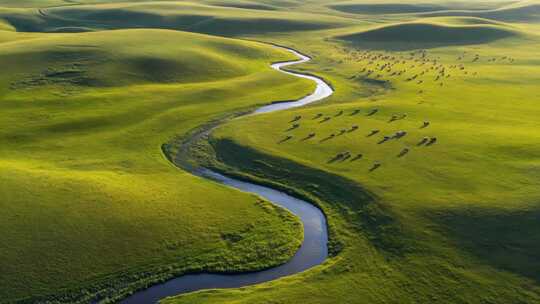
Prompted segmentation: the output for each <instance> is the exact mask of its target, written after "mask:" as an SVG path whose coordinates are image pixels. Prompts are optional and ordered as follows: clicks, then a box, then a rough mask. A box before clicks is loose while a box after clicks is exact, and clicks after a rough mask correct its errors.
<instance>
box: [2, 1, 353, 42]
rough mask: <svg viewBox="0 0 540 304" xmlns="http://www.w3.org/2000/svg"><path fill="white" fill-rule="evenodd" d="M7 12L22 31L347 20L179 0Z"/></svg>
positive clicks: (302, 25)
mask: <svg viewBox="0 0 540 304" xmlns="http://www.w3.org/2000/svg"><path fill="white" fill-rule="evenodd" d="M2 17H3V18H4V19H5V20H7V21H9V22H10V23H11V24H12V25H13V26H14V27H16V28H17V29H18V30H20V31H32V32H81V31H89V30H101V29H126V28H161V29H176V30H184V31H191V32H198V33H207V34H215V35H226V36H238V35H242V34H243V35H246V34H256V33H269V32H291V31H305V30H317V29H324V28H333V27H338V26H342V25H344V24H346V23H347V20H346V19H341V18H338V17H324V18H321V16H316V15H312V14H305V13H295V12H287V11H280V12H276V11H272V10H260V9H257V8H239V9H235V8H233V7H230V5H229V6H227V5H226V3H217V5H207V4H198V3H190V2H178V1H173V2H166V1H164V2H134V3H110V4H109V3H106V4H100V5H70V6H60V7H52V8H42V9H27V10H26V11H25V12H24V14H20V15H14V14H6V15H4V16H2V14H0V18H2Z"/></svg>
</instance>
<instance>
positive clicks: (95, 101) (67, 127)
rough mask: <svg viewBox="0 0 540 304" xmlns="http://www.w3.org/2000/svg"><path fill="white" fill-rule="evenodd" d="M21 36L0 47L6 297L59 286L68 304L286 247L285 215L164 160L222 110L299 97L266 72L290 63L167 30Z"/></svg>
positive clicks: (290, 239)
mask: <svg viewBox="0 0 540 304" xmlns="http://www.w3.org/2000/svg"><path fill="white" fill-rule="evenodd" d="M2 35H3V34H2ZM21 35H22V36H21V37H18V38H20V39H17V40H13V41H6V42H3V43H2V44H0V49H1V50H0V53H1V54H0V62H2V67H3V73H2V76H1V77H0V83H2V86H1V87H2V89H1V93H0V95H1V96H2V97H1V99H0V104H1V107H2V112H1V116H2V118H1V119H0V129H1V131H0V145H1V147H2V149H0V167H1V170H0V172H1V174H0V193H1V195H0V196H1V197H2V200H1V209H2V214H1V215H0V218H1V219H0V223H1V224H0V225H1V230H2V232H3V233H2V238H1V243H2V251H1V253H0V255H1V258H0V260H1V261H2V262H1V265H2V266H1V268H2V276H1V280H0V281H1V282H0V286H2V288H0V298H1V299H2V302H9V303H10V302H12V301H14V300H17V299H23V298H35V297H38V296H47V295H49V294H53V295H54V298H57V299H60V298H61V296H63V291H62V290H66V292H67V293H68V297H66V298H64V301H67V302H72V301H74V298H71V296H73V297H76V296H85V293H88V294H86V295H91V291H92V290H93V289H98V288H104V287H105V288H113V287H114V288H115V289H117V288H119V287H118V286H119V285H123V284H124V283H130V284H131V283H137V281H139V282H138V283H139V284H146V282H149V281H151V280H155V279H156V278H158V277H167V276H170V275H171V273H174V272H176V273H178V272H183V271H193V270H198V269H214V270H219V269H223V270H225V269H226V270H227V271H235V270H247V269H258V268H261V267H268V266H271V265H275V264H277V263H282V262H284V261H286V260H287V259H288V258H289V257H290V256H291V255H292V254H293V253H294V252H295V250H296V248H297V247H298V246H299V244H300V241H301V230H300V226H299V224H298V221H297V220H296V219H295V218H294V217H292V216H291V215H289V214H288V213H286V212H283V211H282V210H279V209H277V208H275V207H271V205H268V203H266V202H263V201H261V200H260V199H258V198H255V197H252V196H250V195H245V194H242V193H239V192H238V191H232V190H229V189H227V188H224V187H221V186H218V185H216V184H214V183H210V182H205V181H202V180H201V179H199V178H196V177H193V176H191V175H189V174H187V173H185V172H182V171H180V170H178V169H177V168H175V167H174V166H173V165H171V164H170V163H169V162H168V160H166V159H165V157H164V156H163V154H162V152H161V145H162V144H164V143H166V142H167V141H169V140H171V139H172V138H174V137H177V136H183V135H185V134H186V133H188V132H189V131H190V130H191V129H193V128H195V127H196V126H198V125H199V124H201V123H204V122H205V121H207V120H211V119H214V118H216V117H219V116H221V115H223V114H224V113H226V112H230V111H235V110H239V109H242V108H246V107H251V106H253V105H255V104H264V103H268V102H270V101H271V100H276V99H280V98H294V97H299V96H302V95H303V92H304V91H307V90H309V89H310V88H311V84H310V83H309V82H303V81H299V80H295V79H291V77H286V76H283V75H281V74H279V73H276V72H275V71H273V70H271V69H270V68H269V67H268V63H269V62H272V61H275V60H280V59H284V58H289V56H290V55H288V54H285V53H282V52H280V51H276V50H273V49H272V48H271V47H268V46H263V45H260V44H256V43H249V42H239V41H231V40H228V39H223V38H213V37H209V36H203V35H198V34H189V33H180V32H173V31H165V30H129V31H110V32H96V33H87V34H46V35H43V34H37V35H34V34H29V35H26V34H21ZM7 37H12V35H11V34H8V35H7ZM7 37H6V39H8V38H7ZM279 84H282V85H284V86H283V89H284V90H283V91H281V92H279V94H278V93H277V92H273V87H274V86H275V85H279ZM246 86H251V87H253V88H257V89H256V90H245V89H241V88H245V87H246ZM241 91H243V92H242V93H239V92H241ZM223 197H227V200H223V199H222V198H223ZM231 234H234V235H237V236H238V238H235V240H237V241H234V242H230V241H228V239H227V238H224V237H223V236H226V235H231ZM238 240H239V241H238ZM241 248H243V249H241ZM245 249H246V250H245ZM240 252H241V253H240ZM239 253H240V254H239ZM152 276H155V277H152ZM110 282H113V283H117V284H119V285H114V284H112V285H110V284H109V283H110ZM105 283H106V284H107V285H106V286H105V285H104V284H105ZM126 287H127V286H126ZM83 289H87V290H85V291H84V292H80V291H81V290H83ZM115 293H116V294H115V295H117V293H118V290H115ZM107 295H108V294H105V296H107ZM81 300H82V301H83V302H87V301H88V299H84V298H81Z"/></svg>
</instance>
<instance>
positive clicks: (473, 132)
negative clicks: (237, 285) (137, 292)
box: [0, 0, 540, 303]
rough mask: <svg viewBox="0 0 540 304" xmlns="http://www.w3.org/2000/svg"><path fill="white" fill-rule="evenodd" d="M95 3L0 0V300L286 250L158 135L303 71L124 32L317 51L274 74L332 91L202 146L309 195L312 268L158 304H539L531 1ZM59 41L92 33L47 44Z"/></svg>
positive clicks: (250, 205) (259, 216)
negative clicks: (322, 237)
mask: <svg viewBox="0 0 540 304" xmlns="http://www.w3.org/2000/svg"><path fill="white" fill-rule="evenodd" d="M97 2H107V3H104V4H102V3H97ZM112 2H113V1H78V2H76V3H74V2H71V3H68V2H67V1H66V2H62V1H46V2H37V1H22V4H21V2H20V1H17V3H18V4H14V1H3V2H0V6H4V7H5V8H4V9H0V19H3V20H4V22H2V23H0V29H4V31H0V41H1V43H0V61H1V62H2V67H4V69H5V71H6V72H5V73H3V74H2V75H1V76H0V83H2V86H1V87H2V89H0V95H1V98H0V105H1V107H2V112H1V113H0V115H1V116H2V119H0V145H1V147H2V148H1V149H0V166H1V171H0V193H1V195H2V198H3V200H2V201H1V202H0V203H2V206H1V208H2V210H3V211H5V212H3V213H2V214H0V225H1V228H2V229H0V231H2V234H1V236H0V242H1V243H2V248H7V250H3V251H2V252H1V253H0V254H2V255H3V256H2V257H1V258H0V261H2V262H0V263H2V265H1V268H2V269H3V274H4V273H5V274H6V275H3V276H2V277H1V278H2V280H3V281H0V286H2V288H1V289H0V292H1V294H0V296H1V298H2V299H6V301H7V302H12V301H14V300H15V299H20V298H23V297H28V296H39V295H45V294H57V295H59V294H62V293H63V291H64V290H65V291H66V292H67V293H68V294H70V295H80V294H81V293H79V292H78V291H79V290H80V289H84V288H87V289H92V288H98V287H104V286H108V287H110V289H109V291H113V290H114V289H115V288H117V286H118V285H117V284H119V282H120V284H122V283H123V282H130V283H133V282H135V281H137V280H136V275H137V274H140V273H146V274H147V275H146V276H142V277H143V279H142V280H140V282H143V284H144V283H146V282H148V281H150V279H149V277H151V276H149V274H152V275H155V276H154V277H153V278H151V279H156V278H158V277H160V276H167V275H170V274H171V273H174V272H182V271H184V270H186V269H188V268H190V269H191V270H198V269H216V270H223V271H230V270H243V269H256V268H260V267H265V266H269V265H273V264H276V263H279V262H282V261H284V260H285V259H286V258H287V257H289V256H290V255H291V254H292V252H293V251H294V249H295V248H296V246H297V245H298V242H299V235H298V232H299V227H298V224H297V222H296V221H295V220H294V219H293V218H292V217H290V215H288V214H286V213H283V212H281V211H280V210H278V209H270V211H266V210H267V209H268V205H267V204H261V203H259V202H258V199H256V198H253V197H250V196H247V195H244V194H241V193H238V192H236V191H232V190H228V189H226V188H224V187H221V186H219V185H215V184H213V183H209V182H206V181H203V180H201V179H198V178H195V177H192V176H191V175H189V174H187V173H185V172H182V171H181V170H178V169H176V168H174V167H173V166H172V165H171V164H169V163H168V161H167V160H166V159H165V158H164V157H163V155H162V153H161V149H160V147H161V145H162V144H164V143H167V142H171V140H172V139H173V138H175V137H177V136H179V135H180V136H182V135H186V134H187V133H188V132H189V131H190V130H192V129H193V128H195V127H197V126H199V125H201V124H203V123H205V122H207V121H209V120H212V119H215V118H217V117H221V116H223V115H224V114H225V113H229V112H233V111H238V110H239V109H244V108H247V107H253V106H254V105H256V104H262V103H267V102H270V101H274V100H286V99H290V98H293V97H298V96H302V95H304V94H305V93H307V92H309V91H310V90H311V89H312V87H311V84H310V83H309V82H304V81H301V80H298V79H295V78H292V77H288V76H284V75H281V74H279V73H276V72H274V71H271V70H270V69H269V68H268V66H267V65H268V63H269V62H271V61H274V60H279V59H283V58H289V57H287V56H288V55H286V54H284V53H282V52H278V51H273V50H272V49H271V48H268V47H264V46H261V45H259V44H256V43H251V42H245V41H240V40H229V39H222V38H216V37H210V36H204V35H196V34H187V33H183V32H177V31H168V30H133V29H132V28H134V27H144V28H164V29H175V30H185V31H194V32H200V33H205V34H213V35H226V36H232V37H242V38H249V39H254V40H262V41H267V42H274V43H279V44H283V45H287V46H291V47H295V48H297V49H298V50H300V51H302V52H304V53H306V54H309V55H310V56H313V58H314V60H313V61H311V62H309V63H306V64H304V65H302V66H295V67H294V69H296V70H301V71H306V72H310V73H315V74H317V75H320V76H322V77H324V78H325V79H327V80H328V81H329V82H330V83H331V84H332V86H333V87H334V88H335V89H336V92H335V94H334V95H333V96H332V97H330V98H329V99H327V100H325V101H324V102H321V103H318V104H314V105H311V106H309V107H305V108H301V109H295V110H291V111H286V112H281V113H272V114H264V115H256V116H250V117H244V118H241V119H238V120H234V121H231V122H229V123H227V124H225V125H223V126H221V127H219V128H218V130H216V131H215V132H214V134H213V137H212V138H211V141H210V145H209V146H208V148H209V149H208V150H206V152H208V153H207V154H204V155H202V159H203V160H202V161H203V162H204V163H205V164H206V165H208V166H213V167H214V168H216V169H218V170H221V171H223V172H227V173H229V174H235V175H242V176H243V177H248V178H252V179H255V180H257V181H259V182H262V183H269V184H273V185H274V186H276V187H280V188H284V189H289V190H290V191H293V192H295V193H297V195H299V196H303V197H306V198H308V199H310V200H311V201H313V202H314V203H316V204H317V205H319V206H320V207H321V208H322V209H323V210H324V212H325V213H326V214H327V216H328V219H329V225H330V232H331V235H330V237H331V242H332V243H331V244H332V247H331V249H332V251H331V253H332V257H331V258H329V259H328V260H327V261H326V262H325V263H324V264H323V265H321V266H318V267H316V268H314V269H311V270H309V271H306V272H304V273H301V274H298V275H294V276H291V277H288V278H285V279H281V280H277V281H274V282H269V283H265V284H260V285H257V286H253V287H247V288H243V289H238V290H211V291H202V292H197V293H193V294H187V295H183V296H179V297H175V298H170V299H167V300H165V301H163V302H164V303H298V302H305V303H307V302H309V303H335V302H336V301H338V302H341V303H433V302H437V303H537V302H539V301H540V277H539V276H538V273H540V272H539V271H538V269H540V264H539V263H538V260H539V259H538V257H539V256H540V247H539V245H538V244H540V243H539V241H540V226H539V224H538V223H539V219H540V211H539V204H538V202H539V198H540V191H539V190H538V187H537V185H538V182H539V179H540V175H539V174H538V172H539V171H538V168H539V165H540V162H539V160H540V145H539V144H538V142H540V141H539V139H540V138H539V137H540V132H539V124H538V122H537V119H536V118H537V117H538V116H539V114H540V113H539V111H540V110H539V109H538V107H537V105H538V102H539V101H540V90H539V88H538V85H537V84H538V83H539V81H540V66H539V62H538V58H537V56H536V55H537V53H538V52H537V50H538V47H539V46H540V37H539V36H538V34H537V32H538V30H539V29H540V26H539V24H540V19H539V18H538V16H539V10H538V7H540V6H539V4H538V2H536V1H521V2H516V3H509V2H503V1H493V2H482V3H475V4H471V3H468V2H449V1H405V2H404V1H401V2H400V3H397V2H395V1H377V2H374V1H347V2H342V3H335V2H330V1H323V0H320V1H310V2H304V1H277V0H272V1H271V0H269V1H201V2H197V3H190V2H179V1H158V2H143V1H141V3H139V2H133V3H112ZM77 3H81V4H82V5H78V4H77ZM96 3H97V4H96ZM23 4H24V5H23ZM38 6H39V7H47V8H45V9H41V10H39V9H37V7H38ZM126 28H130V30H123V29H126ZM14 30H18V32H14ZM102 30H107V31H102ZM72 31H96V32H95V33H72V34H68V33H63V34H62V33H48V32H72ZM405 38H406V39H405ZM405 40H406V41H405ZM420 50H422V51H420ZM476 58H478V59H476ZM21 62H24V63H25V64H21ZM219 67H221V68H219ZM370 71H371V72H370ZM441 83H442V85H441ZM276 88H279V89H276ZM374 110H377V112H376V113H373V114H370V113H372V112H373V111H374ZM341 112H342V113H341ZM340 113H341V114H340ZM318 114H322V115H321V116H320V117H319V116H318ZM297 115H300V116H302V118H301V119H300V120H299V121H298V122H296V123H297V124H299V126H298V127H296V128H294V129H292V130H289V129H291V126H292V124H293V123H290V121H291V120H292V118H293V117H294V116H297ZM315 117H317V118H315ZM325 117H328V118H329V119H328V120H325V121H324V122H323V120H324V119H325ZM393 117H394V118H393ZM424 122H428V123H429V124H428V125H427V126H425V127H423V126H424ZM353 126H357V128H353ZM247 130H249V131H247ZM287 130H289V131H287ZM342 130H343V131H342ZM374 130H377V131H378V132H376V133H374V132H373V131H374ZM399 131H405V132H406V135H404V136H401V137H400V138H393V137H394V136H395V135H396V133H397V132H399ZM310 133H314V136H312V137H310V136H309V134H310ZM371 133H374V134H373V135H370V134H371ZM332 134H334V135H333V136H332ZM369 135H370V136H369ZM286 136H292V137H291V139H289V140H287V141H283V142H282V140H283V139H284V138H286ZM384 136H388V137H390V138H388V139H386V140H385V139H384ZM424 137H427V141H428V142H429V141H430V140H432V139H433V138H436V141H435V142H433V143H432V144H430V145H427V143H426V142H425V141H424ZM280 142H281V143H280ZM379 142H380V143H379ZM420 143H422V144H420ZM360 154H361V156H360ZM377 164H378V165H379V166H375V165H377ZM223 197H227V201H223V200H222V199H221V198H223ZM4 198H7V199H4ZM266 212H269V215H266ZM263 214H264V216H263ZM227 233H237V234H241V235H242V236H243V240H242V241H241V242H240V243H239V244H229V243H228V242H227V238H224V237H223V235H226V234H227ZM58 244H63V246H58ZM261 248H262V249H261ZM257 252H263V253H264V256H259V255H257ZM270 256H271V257H274V258H273V259H271V260H268V257H270ZM89 261H90V262H89ZM263 261H268V263H264V262H263ZM4 269H7V271H4ZM38 279H39V283H38ZM109 284H110V285H109ZM133 286H134V285H132V286H130V287H129V288H132V287H133ZM129 288H128V289H129ZM57 298H58V297H57ZM66 299H67V300H66ZM66 299H64V300H62V299H59V298H58V301H59V302H62V301H63V302H69V301H71V300H72V298H66ZM81 299H83V298H81ZM336 299H337V300H336Z"/></svg>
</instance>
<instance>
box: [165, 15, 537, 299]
mask: <svg viewBox="0 0 540 304" xmlns="http://www.w3.org/2000/svg"><path fill="white" fill-rule="evenodd" d="M429 22H431V21H429ZM438 22H440V23H442V22H448V24H449V25H447V26H449V27H452V26H461V25H455V23H461V22H466V23H469V22H475V23H477V22H478V23H480V22H481V23H482V24H484V23H495V24H496V22H491V21H489V20H488V21H487V22H486V21H482V20H477V19H475V20H469V19H464V20H455V19H454V20H451V19H447V20H438ZM383 26H384V25H383ZM390 26H391V25H390ZM505 26H509V28H513V30H516V29H518V28H519V32H518V33H517V34H516V35H514V36H511V37H507V38H504V39H500V40H495V41H481V42H478V41H471V42H463V43H460V45H455V44H454V43H453V42H454V39H452V38H451V37H442V38H441V37H437V39H447V41H448V42H449V43H448V44H443V45H438V46H436V47H434V48H431V49H429V50H427V51H426V52H425V55H423V54H424V52H423V51H421V52H420V51H418V50H411V49H407V50H402V48H401V47H400V46H399V45H398V43H399V41H398V42H396V41H393V40H392V39H393V38H394V37H395V36H392V37H391V38H392V39H389V41H384V42H386V43H387V44H386V46H390V47H387V48H382V49H375V50H374V48H373V44H371V43H370V44H362V43H359V44H349V43H347V44H343V42H341V40H335V38H332V37H341V36H343V35H346V34H350V33H351V32H356V33H358V32H360V33H363V32H366V31H369V30H370V29H369V28H368V27H363V28H362V27H360V28H359V29H358V30H354V29H353V28H351V29H343V30H340V31H329V32H328V34H327V35H328V36H327V37H324V36H323V37H315V36H313V37H309V36H308V37H307V38H305V41H303V42H302V43H298V42H296V40H295V37H294V36H292V35H290V36H289V35H283V36H281V37H279V38H276V39H275V40H276V42H279V43H284V44H287V43H288V44H290V45H297V46H298V47H299V48H300V50H302V51H304V52H306V53H308V54H316V57H315V58H316V59H315V61H314V62H311V63H307V64H305V65H303V66H302V67H299V68H298V69H299V70H305V71H310V72H312V73H316V74H318V75H321V76H324V77H325V78H326V79H328V80H329V81H330V82H331V84H332V85H333V86H334V87H335V88H336V94H335V95H334V96H333V97H331V98H329V99H328V100H326V101H325V102H321V103H318V104H316V105H313V106H310V107H307V108H303V109H295V110H291V111H287V112H281V113H272V114H268V115H258V116H251V117H246V118H243V119H239V120H235V121H232V122H230V123H228V124H226V125H224V126H222V127H220V128H219V129H218V130H216V131H215V132H214V133H213V138H212V141H211V148H212V149H211V151H213V153H215V157H207V158H206V159H205V162H206V163H207V164H209V165H210V166H214V167H215V168H216V169H218V170H221V171H224V172H229V174H242V175H243V176H246V177H248V178H249V177H251V178H252V179H254V180H258V181H260V182H264V183H272V182H273V181H279V184H275V186H276V187H281V188H287V189H289V191H293V192H296V193H297V195H300V196H303V197H308V198H311V200H312V201H314V202H315V203H317V204H319V205H320V206H322V208H323V210H324V211H325V213H326V214H327V215H328V217H329V222H330V223H331V231H333V234H332V239H333V241H334V242H336V243H335V245H334V246H335V247H333V248H334V249H336V250H337V252H338V253H337V255H336V256H335V257H333V258H331V259H329V260H328V261H327V262H326V263H325V264H323V265H322V266H320V267H318V268H316V269H313V270H312V271H308V272H306V273H303V274H299V275H296V276H293V277H291V278H288V279H284V280H280V281H277V282H272V283H268V284H262V285H260V286H256V287H249V288H245V289H242V290H220V291H208V292H199V293H193V294H188V295H184V296H179V297H176V298H170V299H168V300H166V301H163V302H164V303H231V302H233V303H266V301H265V300H264V299H270V298H271V299H273V301H275V302H278V303H280V302H282V303H292V302H297V301H299V299H302V301H304V302H309V303H332V302H334V301H335V299H339V300H340V301H343V302H347V303H393V302H395V301H396V299H399V300H398V301H399V302H400V303H426V302H433V301H436V302H438V303H484V302H488V303H508V302H512V303H514V302H520V303H535V302H537V301H538V300H539V299H540V289H539V285H538V282H539V278H538V276H537V274H536V271H531V269H536V268H537V267H538V263H537V262H536V260H537V259H536V258H535V257H537V256H538V255H539V254H540V248H539V247H538V245H537V244H538V240H539V238H540V233H538V231H539V230H538V228H537V227H536V226H537V225H536V224H535V222H536V221H537V219H538V203H537V202H538V198H539V196H540V193H539V192H538V191H537V189H536V187H535V185H536V183H537V182H538V177H539V176H538V174H537V170H536V168H537V166H538V157H539V155H540V154H538V152H539V150H538V148H539V147H538V145H537V144H536V142H537V141H538V138H537V134H536V133H537V132H536V131H534V130H536V129H538V124H537V123H536V121H535V119H534V117H535V116H536V115H538V111H537V107H536V104H537V103H538V100H539V98H540V95H539V91H538V89H537V88H536V86H535V83H536V82H537V81H538V79H539V75H540V70H539V67H538V62H537V61H536V60H535V59H534V56H535V55H534V54H535V49H536V48H537V47H538V45H539V43H540V42H539V38H538V37H537V36H536V35H535V34H532V31H533V29H534V28H535V27H534V25H531V26H517V25H516V26H514V25H505ZM465 27H467V26H465ZM402 30H403V27H400V26H399V27H398V30H397V31H396V36H398V37H399V36H400V35H406V33H403V32H401V31H402ZM319 35H321V34H320V33H319ZM379 37H380V36H379ZM325 38H326V39H325ZM381 39H382V38H381ZM423 39H425V38H423ZM411 52H413V54H411ZM477 54H478V58H479V59H475V58H476V55H477ZM424 56H425V57H424ZM504 56H507V57H509V58H510V57H511V58H514V60H512V59H510V60H503V59H502V58H503V57H504ZM388 57H398V58H401V60H404V61H405V63H402V62H401V61H400V63H395V64H393V65H392V67H391V71H387V70H386V69H385V70H384V71H382V70H380V69H379V68H380V67H381V66H383V65H384V64H387V63H389V62H390V59H388ZM420 58H424V59H429V60H430V62H433V61H432V60H436V65H437V66H439V68H437V69H436V70H435V71H434V70H431V69H430V65H432V64H428V66H427V67H425V66H426V64H424V65H421V61H418V60H421V59H420ZM494 58H496V59H495V60H493V59H494ZM419 62H420V63H419ZM412 65H415V67H412V68H411V66H412ZM441 65H442V66H441ZM460 65H463V67H464V69H463V70H462V69H461V68H460ZM442 68H444V70H445V74H444V75H447V74H450V75H451V76H450V77H449V78H442V80H440V79H439V80H436V77H437V75H438V73H440V70H441V69H442ZM426 69H427V71H425V70H426ZM369 70H373V71H374V72H373V73H371V74H368V73H369ZM401 70H406V71H405V72H404V73H403V74H401V75H399V76H397V75H392V73H393V72H396V71H401ZM422 72H424V73H422ZM414 75H418V76H417V78H415V80H414V81H411V80H409V81H408V80H407V79H409V78H412V77H413V76H414ZM445 77H446V76H445ZM420 80H421V81H422V82H421V83H419V81H420ZM374 82H375V83H381V86H382V84H385V85H386V88H381V89H379V90H375V92H374V91H373V89H372V87H373V83H374ZM441 82H442V83H443V86H440V83H441ZM420 92H422V93H420ZM373 109H377V110H378V111H377V112H376V114H373V115H369V113H371V112H372V110H373ZM341 111H343V114H341V115H339V113H340V112H341ZM357 111H358V113H357V114H354V113H356V112H357ZM319 113H321V114H323V115H322V116H321V117H320V118H317V119H314V118H315V117H318V114H319ZM403 114H406V117H405V118H404V119H401V117H403V116H402V115H403ZM298 115H300V116H301V117H302V119H300V120H299V121H297V122H295V123H297V124H299V125H300V126H299V127H298V128H295V129H293V130H290V125H291V124H290V123H289V122H290V121H291V120H292V118H293V117H295V116H298ZM394 116H395V117H397V119H394V120H393V119H392V117H394ZM325 117H329V118H330V119H329V120H328V121H326V122H323V121H324V118H325ZM392 120H393V121H392ZM390 121H391V122H390ZM424 121H428V122H429V126H427V127H425V128H422V126H423V123H424ZM354 125H357V126H358V129H357V130H354V131H351V127H352V126H354ZM244 130H250V132H249V133H246V132H244ZM341 130H344V131H345V132H343V134H342V135H339V134H341V133H342V131H341ZM372 130H379V133H377V134H376V135H373V136H368V135H369V134H370V133H371V131H372ZM400 130H404V131H406V132H407V135H405V136H404V137H402V138H400V139H390V140H388V141H386V142H383V143H380V144H378V143H379V142H381V141H382V139H383V137H384V136H393V135H394V134H395V133H396V132H398V131H400ZM311 133H315V134H316V135H315V136H314V137H312V138H310V139H307V140H305V138H307V137H308V135H309V134H311ZM331 134H334V137H331V138H330V139H328V138H329V136H330V135H331ZM285 136H292V139H291V140H288V141H285V142H281V140H282V139H283V138H285ZM424 137H428V138H434V137H435V138H437V141H436V143H434V144H432V145H429V146H427V145H425V144H423V145H421V146H419V143H420V142H421V141H422V140H423V138H424ZM405 148H407V149H409V150H408V151H409V152H408V153H407V154H405V155H403V156H401V157H400V156H399V155H400V153H401V152H402V151H403V149H405ZM345 151H347V152H349V153H350V154H351V155H352V156H353V157H351V158H348V159H346V160H344V161H343V160H342V159H341V160H337V161H336V160H334V159H335V158H336V156H337V155H339V154H340V153H344V152H345ZM357 154H362V157H361V158H360V159H356V160H353V159H354V156H356V155H357ZM210 155H211V154H210ZM376 163H379V164H380V167H378V168H376V169H374V170H372V169H373V167H374V164H376ZM330 181H333V182H334V181H335V183H333V182H330ZM361 193H365V194H366V195H367V196H368V197H367V198H366V197H363V198H362V196H361ZM338 194H339V195H340V196H339V197H338V198H336V195H338ZM359 195H360V197H358V196H359ZM293 286H294V287H293Z"/></svg>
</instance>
